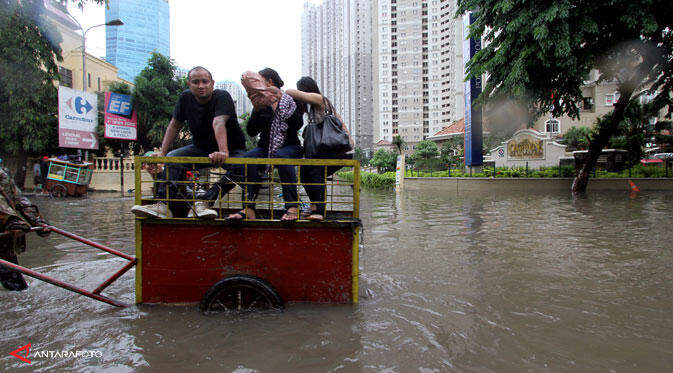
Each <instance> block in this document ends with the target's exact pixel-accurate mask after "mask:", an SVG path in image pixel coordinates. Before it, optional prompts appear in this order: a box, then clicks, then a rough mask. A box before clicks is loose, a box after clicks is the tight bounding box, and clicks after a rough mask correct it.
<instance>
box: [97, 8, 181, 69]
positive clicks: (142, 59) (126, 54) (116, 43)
mask: <svg viewBox="0 0 673 373" xmlns="http://www.w3.org/2000/svg"><path fill="white" fill-rule="evenodd" d="M108 6H109V8H108V9H106V10H105V21H106V22H109V21H111V20H113V19H121V20H122V21H124V26H122V27H107V28H106V30H105V36H106V45H105V49H106V59H107V61H109V62H110V63H112V64H113V65H115V66H117V67H118V68H119V76H121V77H122V78H124V79H126V80H130V81H133V80H134V79H135V77H136V76H137V75H138V74H139V73H140V71H142V69H144V68H145V66H147V60H148V59H149V58H150V55H151V54H152V52H154V51H157V52H159V53H161V54H163V55H164V56H170V54H171V46H170V40H171V39H170V18H169V6H168V0H109V3H108Z"/></svg>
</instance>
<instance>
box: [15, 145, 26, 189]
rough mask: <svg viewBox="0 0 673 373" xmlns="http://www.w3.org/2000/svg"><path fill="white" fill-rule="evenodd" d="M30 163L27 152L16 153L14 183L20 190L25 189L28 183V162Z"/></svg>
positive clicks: (20, 150)
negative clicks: (24, 186)
mask: <svg viewBox="0 0 673 373" xmlns="http://www.w3.org/2000/svg"><path fill="white" fill-rule="evenodd" d="M27 161H28V154H27V153H26V151H25V150H23V149H19V151H18V152H17V153H16V172H15V173H14V183H16V186H17V187H19V189H23V185H24V184H25V181H26V162H27Z"/></svg>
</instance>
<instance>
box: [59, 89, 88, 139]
mask: <svg viewBox="0 0 673 373" xmlns="http://www.w3.org/2000/svg"><path fill="white" fill-rule="evenodd" d="M97 126H98V98H97V97H96V95H95V94H93V93H87V92H83V91H77V90H74V89H72V88H68V87H64V86H59V87H58V146H60V147H62V148H78V149H89V150H91V149H96V150H97V149H98V136H97V135H96V127H97Z"/></svg>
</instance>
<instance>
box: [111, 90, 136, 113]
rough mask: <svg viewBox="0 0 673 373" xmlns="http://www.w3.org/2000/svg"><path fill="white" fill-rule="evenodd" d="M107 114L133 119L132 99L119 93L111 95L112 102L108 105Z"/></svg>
mask: <svg viewBox="0 0 673 373" xmlns="http://www.w3.org/2000/svg"><path fill="white" fill-rule="evenodd" d="M107 112H108V113H112V114H117V115H121V116H124V117H129V118H130V117H131V97H130V96H127V95H122V94H119V93H110V100H109V102H108V105H107Z"/></svg>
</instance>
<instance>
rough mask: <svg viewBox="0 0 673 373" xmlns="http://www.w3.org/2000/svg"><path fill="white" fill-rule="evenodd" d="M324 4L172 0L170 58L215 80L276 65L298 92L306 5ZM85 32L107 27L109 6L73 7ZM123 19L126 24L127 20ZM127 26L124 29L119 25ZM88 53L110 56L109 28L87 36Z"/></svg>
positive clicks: (303, 0) (302, 0) (289, 0)
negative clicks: (198, 68)
mask: <svg viewBox="0 0 673 373" xmlns="http://www.w3.org/2000/svg"><path fill="white" fill-rule="evenodd" d="M306 2H311V3H316V4H320V3H321V2H322V1H321V0H169V4H170V17H171V56H170V57H171V58H172V59H173V60H174V61H175V63H176V65H177V66H180V67H183V68H186V69H189V68H191V67H194V66H196V65H201V66H204V67H206V68H207V69H208V70H210V71H211V73H212V74H213V79H215V81H221V80H226V79H229V80H234V81H236V82H239V81H240V77H241V74H242V73H243V72H244V71H246V70H253V71H258V70H261V69H262V68H264V67H271V68H273V69H275V70H276V71H278V73H279V74H280V76H281V78H282V79H283V80H284V81H285V87H284V88H293V87H294V86H295V83H296V81H297V80H298V79H299V78H300V77H301V15H302V12H303V10H304V3H306ZM68 9H69V11H70V13H71V14H72V15H73V16H74V17H75V18H77V20H78V21H79V22H80V23H81V24H82V27H83V28H84V29H87V28H88V27H91V26H94V25H97V24H101V23H105V6H104V5H97V4H95V3H93V2H87V3H86V4H85V6H84V11H81V10H80V9H78V8H77V6H76V5H74V4H71V3H69V5H68ZM122 21H123V20H122ZM118 27H124V26H118ZM86 48H87V52H88V53H90V54H92V55H94V56H99V57H103V56H105V27H96V28H93V29H91V30H90V31H89V32H87V41H86Z"/></svg>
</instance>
